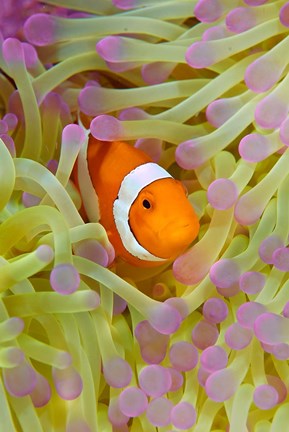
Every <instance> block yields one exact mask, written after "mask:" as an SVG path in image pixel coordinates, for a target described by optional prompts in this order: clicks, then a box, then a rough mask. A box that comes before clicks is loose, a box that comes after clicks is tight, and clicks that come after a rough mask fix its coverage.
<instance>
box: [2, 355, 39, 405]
mask: <svg viewBox="0 0 289 432" xmlns="http://www.w3.org/2000/svg"><path fill="white" fill-rule="evenodd" d="M2 373H3V379H4V384H5V387H6V390H7V391H8V393H10V394H11V395H12V396H15V397H23V396H26V395H28V394H31V393H32V392H33V390H34V388H35V386H36V384H37V376H36V372H35V370H34V369H33V368H32V367H31V366H30V365H29V364H28V363H27V362H26V361H23V362H22V363H21V364H20V365H19V366H16V367H14V368H5V369H3V371H2Z"/></svg>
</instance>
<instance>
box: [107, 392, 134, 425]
mask: <svg viewBox="0 0 289 432" xmlns="http://www.w3.org/2000/svg"><path fill="white" fill-rule="evenodd" d="M107 414H108V418H109V421H110V423H111V424H112V425H113V426H115V427H117V428H121V427H122V426H123V425H126V424H127V422H128V421H129V417H128V416H126V415H124V414H123V413H122V412H121V410H120V408H119V398H118V397H115V398H111V399H110V401H109V407H108V413H107Z"/></svg>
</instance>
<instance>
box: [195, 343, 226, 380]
mask: <svg viewBox="0 0 289 432" xmlns="http://www.w3.org/2000/svg"><path fill="white" fill-rule="evenodd" d="M200 362H201V365H202V367H203V368H204V370H206V371H208V372H209V373H211V372H215V371H217V370H220V369H224V368H225V367H226V366H227V364H228V355H227V353H226V351H225V350H224V349H223V348H222V347H220V346H217V345H215V346H211V347H208V348H206V349H205V350H204V351H203V352H202V354H201V357H200Z"/></svg>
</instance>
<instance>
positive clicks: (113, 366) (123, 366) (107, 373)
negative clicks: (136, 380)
mask: <svg viewBox="0 0 289 432" xmlns="http://www.w3.org/2000/svg"><path fill="white" fill-rule="evenodd" d="M103 374H104V377H105V380H106V382H107V383H108V384H109V385H110V386H111V387H115V388H122V387H126V386H127V385H129V383H130V382H131V378H132V370H131V367H130V365H129V363H128V362H127V361H126V360H124V359H122V358H121V357H114V358H111V359H110V360H108V361H106V362H105V363H104V365H103Z"/></svg>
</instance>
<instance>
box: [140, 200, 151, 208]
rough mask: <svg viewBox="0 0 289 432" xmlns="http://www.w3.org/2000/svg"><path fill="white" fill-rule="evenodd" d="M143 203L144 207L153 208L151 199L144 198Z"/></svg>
mask: <svg viewBox="0 0 289 432" xmlns="http://www.w3.org/2000/svg"><path fill="white" fill-rule="evenodd" d="M142 205H143V207H144V208H146V209H150V208H151V203H150V202H149V200H147V199H144V200H143V202H142Z"/></svg>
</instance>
